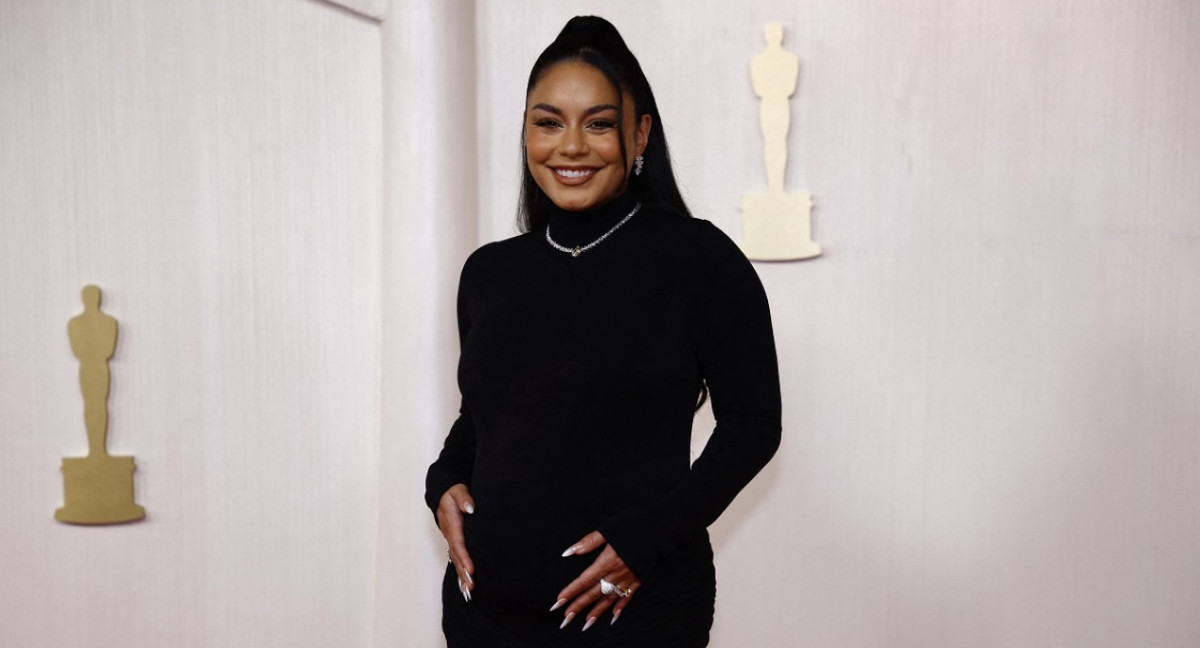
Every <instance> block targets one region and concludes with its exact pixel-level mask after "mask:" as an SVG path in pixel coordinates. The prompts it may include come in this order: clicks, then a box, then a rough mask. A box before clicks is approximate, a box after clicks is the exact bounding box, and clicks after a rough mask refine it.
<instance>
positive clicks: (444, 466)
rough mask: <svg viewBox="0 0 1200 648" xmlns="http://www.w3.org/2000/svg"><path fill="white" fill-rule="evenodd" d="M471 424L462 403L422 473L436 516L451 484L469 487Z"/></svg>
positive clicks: (462, 284)
mask: <svg viewBox="0 0 1200 648" xmlns="http://www.w3.org/2000/svg"><path fill="white" fill-rule="evenodd" d="M469 267H470V261H469V260H468V263H467V264H466V265H464V267H463V272H462V276H461V277H460V279H459V287H458V305H457V311H458V339H459V347H460V348H461V347H462V345H463V344H464V342H465V341H466V338H467V334H468V333H469V332H470V329H471V320H470V315H469V313H468V310H467V300H466V292H467V288H468V287H467V285H466V284H467V268H469ZM475 448H476V441H475V421H474V419H473V418H472V416H471V411H470V409H468V408H467V405H466V403H465V402H464V403H463V404H462V405H461V406H460V407H459V411H458V419H457V420H455V421H454V424H453V425H451V426H450V432H449V434H447V435H446V441H445V443H444V444H443V445H442V451H441V453H440V454H439V455H438V458H437V461H434V462H433V464H432V465H430V466H429V470H428V472H426V474H425V504H426V505H427V506H429V508H430V510H432V511H433V512H434V514H435V516H436V514H437V506H438V501H439V500H440V499H441V497H442V495H443V494H445V492H446V491H447V490H448V489H449V488H450V487H451V486H453V485H455V484H466V485H467V486H468V487H469V486H470V485H471V473H472V471H473V470H474V468H475Z"/></svg>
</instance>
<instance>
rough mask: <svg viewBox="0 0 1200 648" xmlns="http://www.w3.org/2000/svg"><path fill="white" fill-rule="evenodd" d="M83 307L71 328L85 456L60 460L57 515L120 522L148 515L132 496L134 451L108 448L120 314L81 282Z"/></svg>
mask: <svg viewBox="0 0 1200 648" xmlns="http://www.w3.org/2000/svg"><path fill="white" fill-rule="evenodd" d="M83 307H84V308H83V313H81V314H80V315H78V316H76V317H73V318H71V321H70V322H69V323H68V324H67V334H68V335H69V336H70V338H71V351H72V352H74V353H75V357H76V358H79V388H80V389H81V390H82V391H83V420H84V423H85V425H86V427H87V438H88V453H87V456H86V457H66V458H64V459H63V460H62V474H63V489H64V492H63V502H64V505H63V507H62V508H60V509H58V510H57V511H55V512H54V517H55V518H56V519H58V520H59V521H61V522H67V523H69V524H120V523H122V522H134V521H137V520H140V519H142V518H144V517H146V510H145V509H143V508H142V507H140V506H138V505H137V504H135V503H134V501H133V471H134V469H135V466H134V463H133V457H114V456H112V455H109V454H108V449H107V447H106V445H107V439H108V387H109V383H110V377H109V372H108V360H109V358H111V357H112V356H113V351H115V350H116V348H117V320H115V319H113V318H111V317H109V316H108V315H105V314H104V313H102V312H100V289H99V288H97V287H96V286H85V287H84V288H83Z"/></svg>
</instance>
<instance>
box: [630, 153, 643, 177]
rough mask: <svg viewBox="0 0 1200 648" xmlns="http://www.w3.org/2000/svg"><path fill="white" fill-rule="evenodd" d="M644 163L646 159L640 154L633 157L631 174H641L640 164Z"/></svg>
mask: <svg viewBox="0 0 1200 648" xmlns="http://www.w3.org/2000/svg"><path fill="white" fill-rule="evenodd" d="M644 164H646V160H645V158H643V157H642V156H640V155H639V156H637V157H635V158H633V175H642V165H644Z"/></svg>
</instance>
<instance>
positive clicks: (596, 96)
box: [525, 61, 651, 211]
mask: <svg viewBox="0 0 1200 648" xmlns="http://www.w3.org/2000/svg"><path fill="white" fill-rule="evenodd" d="M622 124H636V125H637V128H636V129H635V128H625V129H622V128H621V125H622ZM650 128H651V119H650V115H641V116H640V118H635V113H634V110H633V99H632V98H630V97H627V96H626V97H623V98H622V97H621V93H620V92H619V90H618V88H616V87H614V86H613V85H612V84H611V83H610V82H609V81H608V78H607V77H605V76H604V73H602V72H601V71H600V70H598V69H596V68H595V67H592V66H591V65H588V64H586V63H581V62H576V61H568V62H563V63H559V64H557V65H555V66H554V67H552V68H550V69H549V70H547V71H546V73H545V75H544V76H542V78H541V80H539V81H538V82H537V85H535V86H534V87H533V90H532V91H531V92H530V93H529V98H528V100H527V102H526V108H525V155H526V158H527V160H526V163H527V164H528V166H529V172H530V174H532V175H533V179H534V182H536V183H537V185H538V187H540V188H541V189H542V191H544V192H545V193H546V195H547V196H548V197H549V198H550V201H551V202H553V203H554V204H555V205H557V206H558V207H560V208H562V209H565V210H568V211H579V210H583V209H590V208H592V207H597V206H599V205H602V204H604V203H606V202H608V201H610V200H612V199H613V197H615V196H617V195H618V194H620V193H621V192H622V191H623V190H624V189H625V184H626V182H627V181H628V178H629V169H631V168H633V162H634V159H635V156H640V155H641V154H642V152H643V151H644V150H645V149H646V142H647V138H648V136H649V134H650ZM622 130H623V131H624V132H622Z"/></svg>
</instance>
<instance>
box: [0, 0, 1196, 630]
mask: <svg viewBox="0 0 1200 648" xmlns="http://www.w3.org/2000/svg"><path fill="white" fill-rule="evenodd" d="M346 5H347V6H349V7H352V8H354V10H355V11H360V12H363V13H367V14H371V15H379V14H382V13H384V11H383V7H382V6H381V3H380V2H379V1H378V0H363V1H361V2H358V1H355V2H347V3H346ZM391 5H392V6H391V7H390V9H389V10H388V12H387V14H386V16H387V17H386V19H385V20H384V21H383V23H382V24H379V23H375V22H372V21H371V20H369V19H366V18H364V17H362V16H361V15H358V14H356V13H353V12H350V11H345V10H342V9H340V8H337V7H335V6H334V5H332V4H324V3H319V2H313V1H311V0H267V1H264V2H255V3H242V2H236V1H235V0H220V1H218V2H204V3H202V2H196V1H194V0H171V1H169V2H148V1H144V0H135V1H133V2H115V1H111V0H105V1H102V2H93V3H70V2H65V1H63V0H57V1H51V2H36V3H35V2H21V1H18V0H0V294H3V295H4V296H5V297H4V302H3V303H4V308H2V309H0V326H2V327H3V329H2V330H4V332H5V335H4V336H3V337H0V413H2V414H3V419H2V420H3V423H0V492H2V493H4V494H5V496H4V497H3V498H0V502H2V503H0V517H2V518H3V519H4V520H5V523H4V525H2V526H0V574H2V575H3V577H2V578H0V645H4V646H8V645H14V646H15V645H20V646H35V647H36V646H56V647H57V646H89V647H90V646H98V647H106V646H117V645H120V646H135V647H145V648H159V647H161V646H196V647H201V646H203V647H205V648H207V647H214V648H215V647H221V648H225V647H226V646H253V647H255V648H258V647H267V646H312V647H314V648H316V647H325V646H334V645H336V646H379V647H380V648H382V647H383V646H430V647H432V646H438V645H442V641H441V639H440V632H439V627H438V619H439V617H440V605H439V603H438V600H437V595H436V592H437V587H438V585H437V578H438V576H439V575H440V572H441V569H442V566H443V563H442V562H441V561H442V560H443V558H442V553H441V546H440V543H439V541H438V536H437V533H436V530H435V529H434V528H433V525H432V521H431V520H430V517H429V514H428V512H427V511H426V510H425V509H424V507H423V505H422V503H421V501H420V495H421V490H422V485H421V480H422V478H423V471H424V466H425V465H426V464H427V463H428V462H429V461H430V460H431V459H432V458H433V456H434V453H435V452H436V448H437V446H438V444H439V443H440V441H441V438H442V436H443V435H444V433H445V427H446V426H447V425H448V424H449V421H450V420H451V419H452V417H453V414H454V412H453V407H454V404H455V401H456V394H455V388H454V382H453V375H454V366H453V365H454V360H455V355H456V353H455V352H456V349H455V346H456V342H455V340H454V335H453V329H452V321H453V312H452V304H453V288H454V283H455V280H456V277H457V273H458V269H459V266H460V264H461V262H462V259H463V257H464V256H465V254H466V253H467V252H468V251H469V250H470V249H471V248H472V247H473V246H474V245H476V244H478V243H480V242H484V241H488V240H494V239H496V238H501V237H505V236H508V235H511V234H512V233H513V232H514V231H515V230H514V228H513V225H512V222H513V221H512V217H513V213H514V206H515V201H516V183H517V178H518V174H517V167H516V164H517V161H518V159H519V158H518V149H517V144H518V139H519V135H518V134H519V120H520V110H521V108H522V105H523V96H522V93H523V88H524V83H525V75H526V74H527V72H528V68H529V66H530V65H531V64H532V61H533V59H534V57H535V56H536V55H537V53H538V52H539V51H540V49H541V48H542V47H544V46H545V44H547V43H548V42H549V41H550V40H551V39H552V38H553V37H554V35H555V34H556V33H557V31H558V29H559V28H561V26H562V24H563V23H564V22H565V21H566V19H567V18H569V17H570V16H571V15H574V14H577V13H597V14H600V15H604V16H607V17H609V18H610V19H612V20H613V21H614V22H615V23H616V24H617V26H618V27H619V28H620V29H621V30H622V33H623V34H624V35H625V37H626V39H627V41H628V42H629V44H630V45H631V47H632V48H633V50H634V51H635V52H636V53H637V54H638V55H639V56H640V58H641V60H642V64H643V66H644V68H645V69H646V71H647V73H648V75H649V76H650V78H651V81H652V82H653V83H654V87H655V90H656V92H657V95H658V99H659V103H660V107H661V109H662V111H663V114H664V118H665V120H666V122H667V129H668V136H669V139H670V142H671V146H672V151H673V153H674V154H675V161H676V165H677V167H676V168H677V169H678V171H679V174H680V177H681V180H682V182H683V184H684V188H685V193H686V195H687V198H688V199H689V202H690V204H691V205H692V206H693V208H694V210H695V211H696V213H697V214H698V215H700V216H702V217H704V218H708V219H710V220H712V221H713V222H715V223H716V224H718V225H719V226H720V227H722V228H723V229H724V230H725V231H726V232H728V233H730V234H731V235H732V236H734V237H735V238H737V236H738V234H739V227H740V225H739V223H740V221H739V214H738V212H737V204H738V198H739V196H740V194H741V193H743V192H748V191H760V190H761V189H762V188H763V186H764V185H765V175H764V171H763V168H762V163H761V149H760V148H759V142H758V137H759V131H758V123H757V116H758V107H757V104H756V100H755V99H754V97H753V94H752V92H751V89H750V84H749V78H748V75H747V71H746V66H747V64H748V60H749V58H750V56H752V55H753V54H754V53H756V52H757V51H759V50H760V49H761V48H762V47H763V41H762V38H761V30H762V26H763V24H764V23H766V22H768V21H772V20H778V21H781V22H783V23H784V25H785V28H786V40H785V47H786V48H787V49H789V50H790V51H792V52H794V53H796V54H797V55H798V56H799V57H800V59H801V65H802V70H801V78H800V85H799V91H798V94H797V96H796V98H795V99H794V101H793V119H792V132H791V136H790V137H791V141H790V151H791V157H790V164H789V169H788V175H787V186H788V187H789V188H791V189H793V190H799V189H804V190H809V191H812V192H813V194H814V196H815V200H816V203H817V210H816V213H815V236H816V239H817V240H818V241H819V242H820V243H821V245H822V246H823V248H824V250H825V255H824V256H823V257H822V258H820V259H817V260H815V261H810V262H805V263H800V264H759V265H758V266H757V267H758V270H759V273H760V275H761V276H762V278H763V281H764V283H765V284H766V287H767V290H768V293H769V294H770V297H771V300H772V306H773V310H774V315H775V324H776V330H777V342H778V345H779V349H780V352H781V360H782V370H783V381H784V392H785V394H784V395H785V413H784V416H785V419H784V425H785V442H784V446H783V448H782V449H781V451H780V454H779V455H778V456H777V458H776V459H775V461H774V462H773V463H772V464H771V465H770V466H769V467H768V468H767V470H766V471H765V472H764V473H763V475H761V476H760V477H759V479H758V480H757V481H756V482H755V483H754V484H752V485H751V487H750V488H749V489H748V490H747V492H746V493H744V494H743V496H742V497H741V498H740V499H739V500H738V501H737V502H735V504H734V506H733V507H732V508H731V509H730V511H728V512H727V513H726V515H725V516H724V517H723V518H722V519H721V520H720V521H719V522H718V523H717V524H716V525H715V527H714V529H713V535H714V539H715V544H716V548H717V560H718V570H719V572H718V579H719V594H718V596H719V599H718V616H717V620H716V625H715V627H714V634H713V645H714V646H788V647H792V646H800V647H809V646H811V647H813V648H817V647H820V648H829V647H837V646H846V647H847V648H851V647H852V648H861V647H864V646H879V647H887V648H893V647H899V648H908V647H912V648H918V647H920V648H927V647H933V646H938V647H946V648H957V647H958V646H981V647H982V646H1005V647H1009V646H1011V647H1014V648H1027V647H1041V646H1045V647H1054V648H1059V647H1062V646H1072V647H1074V646H1080V647H1084V646H1086V647H1088V648H1092V647H1094V646H1113V647H1118V646H1120V647H1124V646H1131V645H1138V646H1154V647H1156V648H1157V647H1163V648H1191V647H1193V646H1195V645H1198V644H1200V615H1197V614H1196V610H1200V551H1198V548H1200V503H1198V501H1197V498H1196V496H1195V495H1196V493H1197V492H1198V489H1200V468H1198V466H1200V441H1198V440H1197V438H1196V434H1195V432H1194V431H1195V430H1197V429H1200V406H1198V405H1197V404H1196V402H1197V401H1196V399H1195V398H1194V394H1196V393H1197V391H1198V390H1200V335H1197V333H1196V331H1197V330H1198V328H1200V216H1198V214H1197V211H1196V209H1195V207H1194V206H1195V205H1196V204H1200V184H1197V183H1196V182H1195V181H1194V178H1195V176H1197V174H1198V173H1200V124H1197V121H1196V119H1195V115H1198V114H1200V77H1198V76H1197V72H1196V70H1197V69H1200V49H1198V48H1196V47H1195V45H1194V41H1195V38H1194V34H1196V33H1200V5H1196V4H1195V3H1194V2H1191V1H1190V0H1174V1H1171V0H1158V1H1156V2H1145V3H1126V2H1115V1H1104V0H1098V1H1097V2H1093V3H1078V2H1071V1H1069V0H1012V1H1010V2H1008V3H1004V4H995V3H993V4H992V5H989V6H986V7H984V6H982V5H980V4H979V3H972V2H965V1H953V0H915V1H914V2H909V3H904V4H897V3H886V2H881V1H879V0H851V1H848V2H817V1H816V0H762V1H760V2H756V3H752V5H748V4H747V3H725V2H694V1H693V2H683V1H681V0H663V1H660V2H655V3H645V2H643V3H634V2H615V1H607V2H587V3H584V2H578V1H575V0H559V1H556V2H548V1H546V0H526V1H524V2H521V3H507V2H506V3H499V2H479V3H473V2H467V1H462V2H433V1H431V0H426V1H415V2H393V3H391ZM472 167H473V168H474V169H475V174H474V177H471V174H469V173H464V169H470V168H472ZM464 178H466V179H465V180H464ZM88 282H95V283H98V284H100V285H101V286H102V287H104V288H105V289H106V291H107V292H106V301H105V307H106V310H107V311H108V312H109V313H111V314H112V315H114V316H115V317H117V318H118V319H119V320H120V322H121V325H122V329H121V336H122V337H121V340H120V344H119V347H118V352H117V357H115V358H114V360H113V365H112V367H113V376H114V390H113V395H112V398H111V400H110V405H111V412H112V428H111V440H110V449H111V450H112V451H113V452H114V453H132V454H135V455H136V456H137V459H138V464H139V472H138V475H137V480H138V481H137V488H138V499H139V502H140V503H142V504H143V505H145V506H146V507H147V510H148V512H149V515H150V517H149V519H148V520H147V521H146V522H144V523H141V524H137V525H131V526H126V527H115V528H107V529H86V528H82V529H81V528H75V527H68V526H64V525H60V524H58V523H56V522H54V521H53V519H52V518H51V516H52V513H53V510H54V509H55V508H56V507H57V506H59V504H60V502H61V495H62V492H61V478H60V475H59V473H58V462H59V460H60V458H61V457H63V456H71V455H78V454H82V452H83V451H84V449H85V448H86V438H85V436H84V432H83V426H82V420H81V419H82V417H81V416H80V406H81V402H80V400H81V399H80V397H79V393H78V390H77V387H76V384H75V371H76V367H77V365H76V363H75V360H74V358H72V357H71V355H70V349H69V346H68V344H67V338H66V331H65V328H66V321H67V319H69V318H70V317H71V316H73V315H74V314H76V313H77V312H79V310H80V309H81V305H80V303H79V301H78V290H79V288H80V287H81V286H82V285H83V284H85V283H88ZM703 425H704V422H703V421H702V422H701V425H700V426H699V427H700V428H701V429H702V428H703ZM377 430H378V432H377ZM702 434H703V433H702V432H701V436H702ZM633 612H635V609H634V608H631V609H630V613H633Z"/></svg>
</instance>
